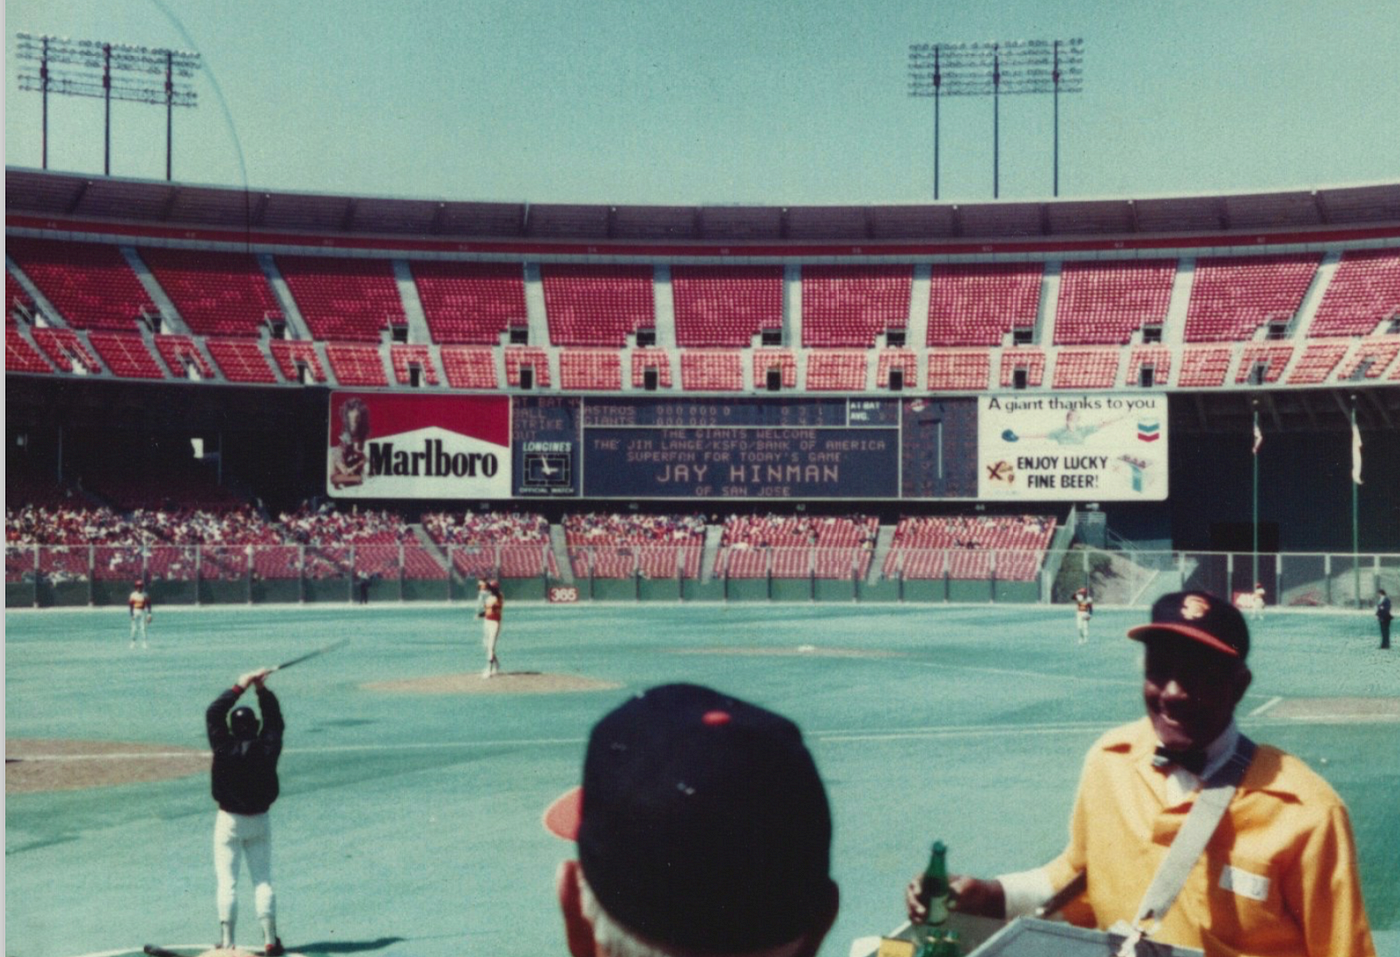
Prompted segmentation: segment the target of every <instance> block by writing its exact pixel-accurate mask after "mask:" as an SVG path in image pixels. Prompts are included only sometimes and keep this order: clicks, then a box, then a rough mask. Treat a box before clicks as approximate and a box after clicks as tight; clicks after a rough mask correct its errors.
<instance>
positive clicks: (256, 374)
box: [204, 339, 314, 382]
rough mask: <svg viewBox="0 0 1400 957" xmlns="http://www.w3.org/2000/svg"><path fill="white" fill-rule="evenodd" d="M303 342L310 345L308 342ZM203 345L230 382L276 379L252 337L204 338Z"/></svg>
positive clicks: (269, 380) (272, 380)
mask: <svg viewBox="0 0 1400 957" xmlns="http://www.w3.org/2000/svg"><path fill="white" fill-rule="evenodd" d="M274 342H276V340H274ZM284 344H285V343H284ZM304 344H305V345H308V346H309V345H310V343H309V342H308V343H304ZM204 347H205V348H206V349H208V350H209V355H210V356H211V357H212V358H213V359H214V363H215V364H216V365H217V366H218V367H219V369H220V371H222V372H223V374H224V378H225V379H227V380H229V381H230V382H276V381H277V376H276V374H275V373H274V372H273V371H272V367H271V366H269V365H268V364H267V357H266V356H264V355H263V352H262V350H261V349H260V348H258V343H257V342H256V341H255V340H253V339H205V340H204ZM313 356H314V353H313ZM288 378H289V379H291V381H293V382H295V381H298V380H297V379H296V378H295V377H294V376H289V377H288Z"/></svg>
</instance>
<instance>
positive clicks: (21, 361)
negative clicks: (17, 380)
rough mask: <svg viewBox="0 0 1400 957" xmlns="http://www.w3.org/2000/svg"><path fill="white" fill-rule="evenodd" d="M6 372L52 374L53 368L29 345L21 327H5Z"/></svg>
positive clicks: (8, 325) (10, 325)
mask: <svg viewBox="0 0 1400 957" xmlns="http://www.w3.org/2000/svg"><path fill="white" fill-rule="evenodd" d="M5 371H6V372H52V371H53V367H52V366H50V365H49V364H48V363H47V362H45V361H44V357H43V356H41V355H39V353H38V352H37V351H36V350H35V349H34V347H33V346H31V345H30V344H29V341H28V340H27V339H25V338H24V334H23V333H22V332H20V331H19V326H16V325H12V324H7V325H6V326H5Z"/></svg>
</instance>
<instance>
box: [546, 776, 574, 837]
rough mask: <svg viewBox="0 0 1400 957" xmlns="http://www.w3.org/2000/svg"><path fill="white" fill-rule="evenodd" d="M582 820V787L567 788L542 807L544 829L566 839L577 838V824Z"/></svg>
mask: <svg viewBox="0 0 1400 957" xmlns="http://www.w3.org/2000/svg"><path fill="white" fill-rule="evenodd" d="M582 820H583V787H582V786H581V785H580V786H577V787H572V788H569V790H567V791H565V792H564V793H563V794H561V795H559V796H558V797H557V798H555V799H554V803H553V804H551V805H550V806H549V807H547V808H545V809H544V829H545V830H546V831H548V832H549V833H551V834H553V835H554V836H555V837H562V838H563V839H564V840H566V841H574V840H578V826H579V823H580V822H581V821H582Z"/></svg>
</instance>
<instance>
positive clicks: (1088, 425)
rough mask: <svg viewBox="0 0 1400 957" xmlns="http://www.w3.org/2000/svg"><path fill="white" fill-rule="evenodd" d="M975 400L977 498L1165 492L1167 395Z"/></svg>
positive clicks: (1146, 496)
mask: <svg viewBox="0 0 1400 957" xmlns="http://www.w3.org/2000/svg"><path fill="white" fill-rule="evenodd" d="M978 402H979V409H978V428H977V457H978V484H977V495H978V497H979V498H982V499H1021V500H1025V501H1080V502H1098V501H1117V502H1132V501H1161V500H1163V499H1165V498H1166V497H1167V399H1166V396H1163V395H1141V394H1126V395H1101V394H1081V395H1076V394H1072V393H1068V394H1063V395H1049V396H1033V397H1028V398H1027V397H1022V396H1019V395H1016V396H1010V395H994V396H982V397H981V398H980V399H979V400H978Z"/></svg>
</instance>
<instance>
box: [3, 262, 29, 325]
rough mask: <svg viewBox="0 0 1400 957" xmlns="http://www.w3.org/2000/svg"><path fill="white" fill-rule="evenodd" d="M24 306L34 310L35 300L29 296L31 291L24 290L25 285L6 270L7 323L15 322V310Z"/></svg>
mask: <svg viewBox="0 0 1400 957" xmlns="http://www.w3.org/2000/svg"><path fill="white" fill-rule="evenodd" d="M18 308H23V309H25V310H28V311H33V308H34V300H33V299H31V298H30V297H29V293H27V292H25V291H24V287H23V286H21V285H20V284H19V280H18V279H16V278H15V277H14V276H13V275H11V274H10V271H9V270H8V269H6V270H5V325H7V326H12V325H14V324H15V310H16V309H18Z"/></svg>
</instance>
